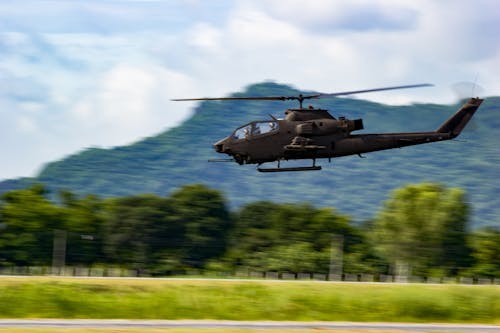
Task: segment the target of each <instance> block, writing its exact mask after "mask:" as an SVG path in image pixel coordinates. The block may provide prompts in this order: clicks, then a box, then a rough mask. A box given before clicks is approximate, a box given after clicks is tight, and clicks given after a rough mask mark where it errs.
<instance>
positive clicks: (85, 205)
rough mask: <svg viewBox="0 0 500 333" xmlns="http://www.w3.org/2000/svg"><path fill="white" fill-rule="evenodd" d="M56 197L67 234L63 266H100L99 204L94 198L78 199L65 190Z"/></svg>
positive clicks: (101, 205) (101, 221)
mask: <svg viewBox="0 0 500 333" xmlns="http://www.w3.org/2000/svg"><path fill="white" fill-rule="evenodd" d="M59 196H60V201H61V204H62V210H63V212H64V220H65V227H64V231H66V234H67V243H66V244H67V245H66V246H67V250H66V264H68V265H82V264H83V265H91V264H94V263H99V262H100V263H103V262H104V261H105V258H104V254H103V248H102V241H103V226H104V218H105V217H104V203H103V201H102V200H101V199H100V198H98V197H97V196H94V195H87V196H84V197H82V198H78V197H76V196H75V195H74V194H73V193H71V192H69V191H61V192H60V193H59Z"/></svg>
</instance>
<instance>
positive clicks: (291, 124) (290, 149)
mask: <svg viewBox="0 0 500 333" xmlns="http://www.w3.org/2000/svg"><path fill="white" fill-rule="evenodd" d="M429 86H432V84H429V83H423V84H412V85H402V86H392V87H384V88H374V89H365V90H355V91H345V92H337V93H317V94H310V95H303V94H299V95H297V96H259V97H216V98H205V97H204V98H182V99H173V101H227V100H264V101H288V100H296V101H298V102H299V108H296V109H287V110H286V111H285V118H284V119H277V118H275V117H273V116H270V117H271V119H269V120H259V121H252V122H249V123H247V124H245V125H243V126H240V127H239V128H237V129H235V130H234V131H233V132H232V134H231V135H229V136H227V137H226V138H224V139H222V140H219V141H217V142H216V143H215V144H214V145H213V146H214V149H215V151H216V152H217V153H221V154H227V155H229V156H230V158H229V159H217V160H211V161H212V162H236V163H238V164H240V165H243V164H257V170H258V171H260V172H286V171H314V170H321V166H319V165H316V160H317V159H328V161H331V159H332V158H336V157H341V156H348V155H358V156H359V157H363V156H362V154H364V153H369V152H374V151H379V150H385V149H392V148H401V147H406V146H412V145H419V144H424V143H430V142H436V141H444V140H451V139H454V138H456V137H457V136H458V135H459V134H460V132H461V131H462V130H463V129H464V127H465V126H466V125H467V123H468V122H469V120H470V119H471V118H472V116H473V115H474V113H475V112H476V110H477V109H478V108H479V106H480V105H481V103H482V102H483V100H482V99H480V98H470V99H469V100H468V101H466V102H465V104H464V105H463V106H462V107H461V108H460V109H459V110H458V111H457V112H456V113H455V114H454V115H453V116H451V117H450V118H448V119H447V120H446V121H445V122H444V123H443V124H442V125H441V126H440V127H439V128H438V129H437V130H435V131H429V132H408V133H377V134H352V132H354V131H358V130H361V129H364V126H363V120H362V119H347V118H345V117H338V118H335V117H334V116H332V115H331V114H330V113H329V112H328V110H325V109H321V108H314V107H313V106H309V107H307V108H304V107H303V102H304V101H305V100H309V99H319V98H328V97H336V96H345V95H353V94H360V93H369V92H375V91H385V90H395V89H408V88H420V87H429ZM302 159H310V160H312V165H310V166H298V167H281V162H282V161H288V160H302ZM269 162H277V167H270V168H269V167H265V168H264V167H261V166H262V165H263V164H264V163H269Z"/></svg>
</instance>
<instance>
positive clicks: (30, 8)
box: [0, 0, 500, 180]
mask: <svg viewBox="0 0 500 333" xmlns="http://www.w3.org/2000/svg"><path fill="white" fill-rule="evenodd" d="M499 22H500V10H498V2H497V1H495V0H489V1H488V0H439V1H437V0H434V1H431V0H419V1H410V0H409V1H405V0H402V1H401V0H345V1H343V0H313V1H303V0H286V1H283V0H234V1H229V0H227V1H226V0H212V1H203V0H165V1H162V0H3V1H1V2H0V140H1V144H0V156H1V162H2V163H0V180H2V179H10V178H16V177H30V176H35V175H36V174H37V172H39V171H40V170H41V168H42V167H43V165H44V163H47V162H50V161H54V160H58V159H61V158H63V157H64V156H67V155H69V154H74V153H76V152H78V151H81V150H82V149H85V148H87V147H105V148H106V147H113V146H118V145H125V144H130V143H132V142H135V141H138V140H140V139H141V138H144V137H147V136H152V135H155V134H158V133H160V132H162V131H164V130H166V129H168V128H171V127H173V126H176V125H178V124H180V123H181V122H182V121H183V120H186V119H187V118H189V116H190V114H191V112H192V109H193V107H194V106H195V104H194V102H193V103H191V102H184V103H180V102H177V103H176V102H172V101H170V99H172V98H186V97H219V96H226V95H228V94H230V93H233V92H237V91H241V90H243V89H244V88H245V87H246V86H248V85H250V84H253V83H258V82H263V81H275V82H278V83H283V84H289V85H292V86H294V87H295V88H299V89H303V90H311V91H318V92H323V93H329V92H338V91H346V90H357V89H367V88H373V87H384V86H393V85H403V84H414V83H432V84H434V85H435V86H434V87H432V88H421V89H413V90H399V91H391V92H380V93H373V94H364V95H362V96H361V95H359V96H355V97H357V98H363V99H369V100H373V101H378V102H383V103H388V104H409V103H413V102H432V103H452V102H454V101H455V100H456V98H457V96H456V93H455V92H454V90H453V89H452V86H453V85H454V84H455V83H457V82H463V81H468V82H474V81H477V82H478V84H479V85H480V86H481V87H482V88H483V89H482V90H481V93H482V96H493V95H495V96H498V95H500V81H499V80H498V77H499V76H500V75H499V74H500V41H499V39H500V37H499V36H500V24H499ZM478 90H479V89H478ZM471 93H472V92H471ZM460 97H463V96H460ZM229 130H230V129H228V131H229Z"/></svg>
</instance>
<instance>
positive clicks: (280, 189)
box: [0, 83, 500, 226]
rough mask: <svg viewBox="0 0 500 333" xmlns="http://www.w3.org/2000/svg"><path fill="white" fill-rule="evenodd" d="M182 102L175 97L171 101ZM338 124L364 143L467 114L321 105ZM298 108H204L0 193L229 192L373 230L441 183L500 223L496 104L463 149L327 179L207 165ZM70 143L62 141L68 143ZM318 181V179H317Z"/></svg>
mask: <svg viewBox="0 0 500 333" xmlns="http://www.w3.org/2000/svg"><path fill="white" fill-rule="evenodd" d="M298 93H299V92H298V91H296V90H294V89H292V88H290V87H288V86H284V85H278V84H275V83H262V84H256V85H252V86H250V87H248V89H247V90H246V91H244V92H242V93H241V94H244V95H252V96H259V95H295V94H298ZM172 97H174V96H172ZM314 105H315V106H318V107H323V108H327V109H329V110H330V111H331V112H332V114H334V115H336V116H340V115H344V116H346V117H348V118H363V120H364V124H365V128H366V129H365V130H363V132H365V133H376V132H397V131H421V130H433V129H436V128H437V127H438V126H439V125H440V124H441V123H442V122H443V121H444V120H445V119H446V118H447V117H449V116H450V115H451V114H452V113H453V112H454V111H455V110H456V109H457V108H458V105H431V104H417V105H409V106H388V105H382V104H377V103H373V102H368V101H364V100H357V99H349V98H335V99H334V98H332V99H324V100H318V101H314ZM287 107H296V103H292V102H263V101H236V102H234V101H227V102H212V101H210V102H203V103H200V104H199V105H198V106H197V107H196V109H195V110H194V112H193V116H192V117H191V118H190V119H188V120H187V121H186V122H184V123H183V124H182V125H180V126H178V127H176V128H173V129H170V130H168V131H165V132H164V133H161V134H159V135H157V136H153V137H150V138H146V139H144V140H141V141H139V142H137V143H135V144H132V145H129V146H123V147H116V148H113V149H98V148H91V149H87V150H85V151H82V152H79V153H77V154H75V155H72V156H69V157H67V158H66V159H64V160H62V161H57V162H53V163H50V164H48V165H47V166H46V167H45V168H44V169H43V170H42V171H41V172H40V174H39V175H38V176H37V177H36V178H34V179H20V180H10V181H5V182H3V183H0V191H3V192H4V191H7V190H10V189H14V188H22V187H26V186H27V185H28V184H30V183H33V182H41V183H43V184H45V185H46V186H48V188H49V189H51V190H54V193H55V192H57V190H60V189H67V190H71V191H74V192H75V193H77V194H96V195H100V196H105V197H108V196H124V195H131V194H139V193H155V194H159V195H166V194H169V193H171V192H172V191H173V190H175V189H176V188H179V187H180V186H182V185H185V184H190V183H202V184H205V185H207V186H209V187H211V188H215V189H218V190H221V191H223V193H224V194H225V195H226V196H227V198H228V200H229V202H230V205H231V206H232V207H240V206H241V205H243V204H245V203H249V202H253V201H260V200H270V201H274V202H289V203H293V202H310V203H311V204H312V205H314V206H317V207H326V206H328V207H335V208H338V209H339V210H340V211H342V212H345V213H347V214H349V215H351V216H353V217H354V218H355V219H356V220H358V221H361V220H366V219H370V218H372V217H373V216H374V214H375V212H376V210H377V207H379V206H380V205H381V203H382V201H384V200H385V199H386V196H387V195H388V193H389V192H390V190H392V189H394V188H397V187H400V186H402V185H404V184H407V183H416V182H421V181H434V182H441V183H444V184H446V185H448V186H457V187H461V188H464V189H465V190H466V191H467V193H468V195H469V197H468V200H469V201H470V203H471V205H472V209H473V213H472V214H473V219H472V220H473V223H474V225H475V226H479V225H498V224H499V223H500V220H499V217H500V199H498V198H500V188H499V186H498V177H499V176H500V154H499V153H500V150H499V148H498V144H499V141H500V140H499V138H498V130H499V128H500V98H498V97H493V98H487V99H486V101H485V102H484V103H483V105H482V106H481V108H480V109H479V111H478V112H477V114H476V116H475V123H474V124H471V126H469V128H467V129H466V130H465V132H464V133H463V134H462V135H461V136H460V137H459V138H458V139H457V140H455V141H448V142H441V143H433V144H429V145H421V146H415V147H408V148H404V149H395V150H388V151H382V152H377V153H372V154H367V155H366V157H367V158H366V159H360V158H358V157H356V156H354V157H343V158H338V159H334V160H332V163H331V164H328V161H321V162H320V163H319V164H321V165H323V166H324V169H323V170H322V171H319V172H309V173H308V172H304V173H293V174H290V173H280V174H261V173H258V172H256V170H255V169H254V168H255V166H252V165H248V166H238V165H236V164H233V163H220V164H215V163H207V160H208V159H209V158H217V157H220V156H217V154H216V153H215V152H214V151H213V148H212V144H213V143H214V142H215V141H217V140H219V139H221V138H223V137H225V136H227V135H229V134H230V133H231V131H232V130H233V129H234V128H236V127H237V126H239V125H242V124H244V123H247V122H249V121H252V120H258V119H269V114H272V115H273V116H275V117H282V115H283V111H284V109H286V108H287ZM61 139H63V138H61ZM318 176H319V177H318Z"/></svg>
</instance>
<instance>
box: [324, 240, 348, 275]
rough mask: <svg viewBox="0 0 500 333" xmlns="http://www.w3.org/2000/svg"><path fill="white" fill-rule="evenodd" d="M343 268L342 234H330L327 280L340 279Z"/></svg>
mask: <svg viewBox="0 0 500 333" xmlns="http://www.w3.org/2000/svg"><path fill="white" fill-rule="evenodd" d="M343 270H344V235H332V248H331V253H330V269H329V273H328V279H329V280H338V281H342V273H343Z"/></svg>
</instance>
